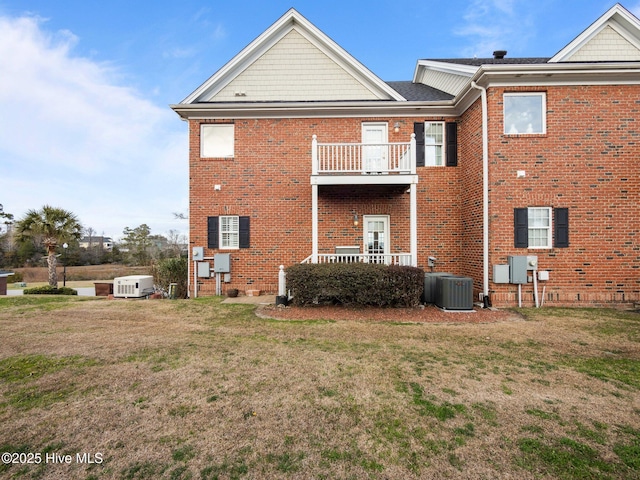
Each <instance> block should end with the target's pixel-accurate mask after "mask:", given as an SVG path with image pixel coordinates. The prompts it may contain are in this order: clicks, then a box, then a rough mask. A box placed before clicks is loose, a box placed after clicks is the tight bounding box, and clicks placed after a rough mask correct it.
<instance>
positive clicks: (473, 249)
mask: <svg viewBox="0 0 640 480" xmlns="http://www.w3.org/2000/svg"><path fill="white" fill-rule="evenodd" d="M458 157H459V158H458V165H459V169H460V185H461V188H460V202H461V221H462V225H461V232H462V233H461V236H462V242H461V243H462V249H461V252H462V253H461V259H460V263H461V267H462V271H461V273H462V274H463V275H464V276H467V277H471V278H473V280H474V282H473V287H474V298H475V299H478V298H479V297H478V293H479V292H481V291H482V288H483V283H482V282H483V280H482V276H483V256H482V252H483V248H482V224H483V222H482V220H483V213H482V103H481V101H480V99H478V100H477V101H476V102H475V103H474V104H473V105H472V106H471V107H470V108H469V109H468V110H467V111H466V112H465V114H464V115H463V116H462V118H461V119H460V121H459V125H458Z"/></svg>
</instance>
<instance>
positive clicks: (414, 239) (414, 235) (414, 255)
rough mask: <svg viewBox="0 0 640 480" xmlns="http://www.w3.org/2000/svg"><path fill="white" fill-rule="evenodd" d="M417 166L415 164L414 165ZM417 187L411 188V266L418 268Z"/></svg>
mask: <svg viewBox="0 0 640 480" xmlns="http://www.w3.org/2000/svg"><path fill="white" fill-rule="evenodd" d="M414 165H415V164H414ZM417 190H418V189H417V185H416V184H415V183H412V184H411V185H410V187H409V201H410V203H411V206H410V208H409V212H410V213H409V223H410V226H409V237H410V240H409V242H410V245H409V246H410V248H411V266H412V267H417V266H418V202H417Z"/></svg>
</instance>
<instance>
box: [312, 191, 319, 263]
mask: <svg viewBox="0 0 640 480" xmlns="http://www.w3.org/2000/svg"><path fill="white" fill-rule="evenodd" d="M311 263H318V185H315V184H313V185H311Z"/></svg>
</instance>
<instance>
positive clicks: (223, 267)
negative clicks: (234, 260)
mask: <svg viewBox="0 0 640 480" xmlns="http://www.w3.org/2000/svg"><path fill="white" fill-rule="evenodd" d="M213 271H214V273H229V272H231V255H230V254H229V253H216V254H215V255H214V256H213Z"/></svg>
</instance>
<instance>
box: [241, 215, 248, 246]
mask: <svg viewBox="0 0 640 480" xmlns="http://www.w3.org/2000/svg"><path fill="white" fill-rule="evenodd" d="M238 220H239V221H238V233H239V238H238V243H239V245H238V246H239V247H240V248H249V223H250V222H249V217H239V219H238Z"/></svg>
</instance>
